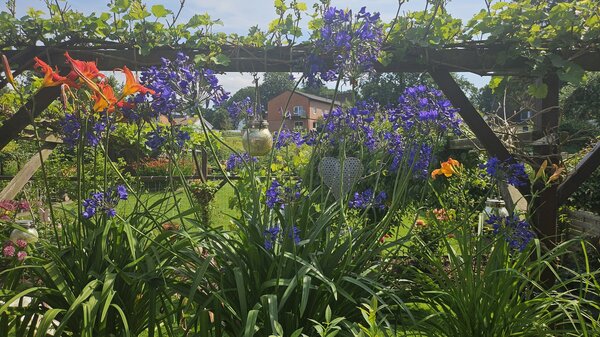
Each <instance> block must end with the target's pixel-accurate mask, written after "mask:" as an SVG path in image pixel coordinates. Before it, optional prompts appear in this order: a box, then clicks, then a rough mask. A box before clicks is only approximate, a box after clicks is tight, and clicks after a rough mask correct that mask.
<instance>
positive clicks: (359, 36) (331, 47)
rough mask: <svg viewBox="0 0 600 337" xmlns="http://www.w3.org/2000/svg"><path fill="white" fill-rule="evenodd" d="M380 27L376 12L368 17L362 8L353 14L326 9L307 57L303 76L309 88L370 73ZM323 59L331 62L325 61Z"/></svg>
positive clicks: (377, 55)
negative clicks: (317, 34)
mask: <svg viewBox="0 0 600 337" xmlns="http://www.w3.org/2000/svg"><path fill="white" fill-rule="evenodd" d="M382 41H383V25H382V23H381V20H380V18H379V13H374V14H371V13H369V12H367V11H366V8H365V7H362V8H361V9H360V11H359V12H358V13H357V14H356V15H354V14H353V13H352V11H351V10H343V9H337V8H335V7H329V8H326V9H325V12H324V13H323V26H322V27H321V29H320V30H319V37H318V38H317V40H316V41H315V44H314V50H313V52H312V53H311V54H310V55H309V56H308V57H307V66H306V76H307V81H308V83H309V85H319V84H321V83H322V81H334V80H337V79H338V77H339V76H340V75H341V76H345V77H346V76H348V78H349V79H350V80H352V81H354V80H356V77H357V76H358V74H362V73H365V72H371V71H373V66H374V64H375V63H376V62H377V58H378V57H379V54H380V52H381V44H382ZM323 56H325V57H328V58H329V59H330V60H331V62H330V63H329V62H326V61H325V59H324V58H323Z"/></svg>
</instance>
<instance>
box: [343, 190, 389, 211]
mask: <svg viewBox="0 0 600 337" xmlns="http://www.w3.org/2000/svg"><path fill="white" fill-rule="evenodd" d="M386 200H387V193H385V192H384V191H381V192H379V193H378V194H377V195H375V194H374V193H373V190H372V189H370V188H368V189H366V190H364V191H363V192H355V193H354V195H353V198H352V199H351V200H350V201H349V202H348V206H350V207H351V208H357V209H366V208H369V207H372V208H376V209H379V210H384V209H385V208H386V207H387V206H386V205H385V201H386Z"/></svg>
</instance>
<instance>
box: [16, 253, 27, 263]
mask: <svg viewBox="0 0 600 337" xmlns="http://www.w3.org/2000/svg"><path fill="white" fill-rule="evenodd" d="M26 257H27V252H25V251H20V252H18V253H17V260H19V262H23V260H25V258H26Z"/></svg>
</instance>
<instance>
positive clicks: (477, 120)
mask: <svg viewBox="0 0 600 337" xmlns="http://www.w3.org/2000/svg"><path fill="white" fill-rule="evenodd" d="M429 73H430V74H431V77H432V78H433V79H434V81H435V82H436V83H437V85H439V87H440V89H441V90H442V92H443V93H444V95H446V97H447V98H448V99H449V100H450V102H452V105H453V106H454V107H455V108H458V109H460V111H459V113H460V115H461V117H462V118H463V120H464V122H465V123H466V124H467V125H468V126H469V128H470V129H471V131H473V133H474V134H475V136H476V137H477V139H478V140H479V141H480V142H481V144H482V145H483V147H484V148H485V149H486V150H487V151H488V152H489V154H490V155H491V156H494V157H497V158H498V159H500V160H506V159H508V158H510V153H509V152H508V150H507V149H506V147H504V144H502V141H501V140H500V139H498V137H497V136H496V134H495V133H494V131H493V130H492V128H490V126H489V125H488V124H487V123H486V122H485V120H484V119H483V117H481V115H480V114H479V112H478V111H477V109H475V107H474V106H473V104H471V102H470V101H469V98H467V96H466V95H465V93H464V92H463V91H462V89H461V88H460V86H459V85H458V83H456V81H455V80H454V78H452V75H450V73H449V72H448V71H446V70H434V71H430V72H429Z"/></svg>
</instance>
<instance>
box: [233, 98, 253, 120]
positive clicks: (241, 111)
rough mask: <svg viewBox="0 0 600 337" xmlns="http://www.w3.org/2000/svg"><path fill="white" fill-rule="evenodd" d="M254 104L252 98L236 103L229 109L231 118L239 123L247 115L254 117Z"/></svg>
mask: <svg viewBox="0 0 600 337" xmlns="http://www.w3.org/2000/svg"><path fill="white" fill-rule="evenodd" d="M253 106H254V104H253V103H252V99H251V98H250V97H246V98H244V99H243V100H241V101H234V102H232V103H231V104H230V105H229V106H228V107H227V112H228V113H229V117H230V118H231V120H233V121H237V120H239V119H240V118H242V116H244V115H246V116H248V117H252V116H254V108H253Z"/></svg>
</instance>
